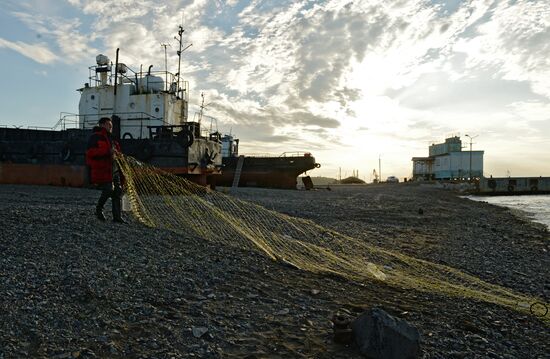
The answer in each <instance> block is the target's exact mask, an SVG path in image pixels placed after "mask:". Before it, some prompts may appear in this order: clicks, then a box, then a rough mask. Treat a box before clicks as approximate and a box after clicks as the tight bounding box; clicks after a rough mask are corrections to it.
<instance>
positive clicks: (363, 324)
mask: <svg viewBox="0 0 550 359" xmlns="http://www.w3.org/2000/svg"><path fill="white" fill-rule="evenodd" d="M351 327H352V330H353V338H354V341H355V344H356V345H357V346H358V348H359V351H360V352H361V354H363V355H365V356H367V357H369V358H378V359H409V358H418V357H419V356H420V334H419V332H418V330H417V329H416V328H415V327H413V326H412V325H410V324H409V323H407V322H406V321H405V320H403V319H399V318H395V317H393V316H391V315H389V314H388V313H386V312H385V311H384V310H382V309H379V308H374V309H370V310H368V311H367V312H365V313H363V314H361V315H360V316H359V317H358V318H357V319H355V321H354V322H353V323H352V326H351Z"/></svg>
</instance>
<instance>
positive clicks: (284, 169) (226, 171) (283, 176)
mask: <svg viewBox="0 0 550 359" xmlns="http://www.w3.org/2000/svg"><path fill="white" fill-rule="evenodd" d="M222 164H223V168H222V175H221V176H219V177H217V178H216V181H217V182H216V184H217V185H219V186H233V187H267V188H284V189H295V188H296V185H297V177H298V176H299V175H300V174H302V173H304V172H306V171H309V170H312V169H314V168H319V167H321V165H320V164H319V163H316V162H315V158H314V157H313V156H312V155H311V153H309V152H285V153H283V154H281V155H280V156H269V155H263V156H262V155H250V156H245V155H239V140H238V139H236V138H234V136H232V135H225V136H223V137H222Z"/></svg>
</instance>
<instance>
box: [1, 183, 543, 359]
mask: <svg viewBox="0 0 550 359" xmlns="http://www.w3.org/2000/svg"><path fill="white" fill-rule="evenodd" d="M220 190H222V191H223V190H224V189H220ZM234 195H235V196H237V197H239V198H241V199H245V200H247V201H251V202H255V203H258V204H260V205H262V206H265V207H266V208H269V209H273V210H275V211H279V212H283V213H286V214H289V215H291V216H295V217H302V218H307V219H310V220H312V221H314V222H316V223H318V224H320V225H323V226H326V227H329V228H331V229H334V230H336V231H339V232H341V233H345V234H348V235H350V236H353V237H356V238H361V239H364V240H365V241H367V242H369V243H371V244H375V245H379V246H381V247H384V248H388V249H391V250H397V251H400V252H402V253H405V254H407V255H410V256H414V257H417V258H421V259H426V260H429V261H432V262H435V263H440V264H445V265H448V266H451V267H454V268H457V269H459V270H461V271H463V272H466V273H469V274H472V275H475V276H477V277H479V278H481V279H483V280H485V281H488V282H491V283H494V284H499V285H502V286H506V287H509V288H511V289H513V290H515V291H518V292H522V293H525V294H529V295H532V296H537V297H540V298H543V299H544V300H545V301H546V302H548V301H550V234H549V232H548V230H547V228H546V227H544V226H543V225H540V224H536V223H532V222H530V221H529V220H528V219H527V218H524V217H522V216H521V215H520V214H518V213H517V212H513V211H510V210H508V209H506V208H501V207H497V206H493V205H489V204H487V203H483V202H474V201H471V200H468V199H464V198H460V197H458V196H457V195H456V194H454V193H451V192H448V191H444V190H441V189H436V188H433V187H429V186H422V185H416V184H412V185H408V184H399V185H379V186H347V187H333V188H332V190H331V191H327V190H314V191H298V190H296V191H290V190H269V189H258V188H242V189H239V190H238V191H237V192H236V193H235V194H234ZM98 196H99V192H97V191H94V190H89V189H75V188H57V187H37V186H16V185H2V186H0V228H1V232H0V253H2V258H1V260H0V291H1V293H2V296H1V298H0V318H2V320H1V322H0V359H3V358H19V357H22V358H23V357H48V358H94V357H98V358H104V357H110V358H189V357H197V358H359V357H360V356H359V354H358V352H357V351H356V349H355V348H353V347H351V346H349V347H348V346H343V345H339V344H336V343H334V342H333V340H332V323H331V318H332V316H333V314H334V313H336V312H340V313H344V314H346V315H349V316H350V317H355V316H357V315H359V314H360V313H362V312H363V311H364V310H365V309H367V308H371V307H380V308H382V309H384V310H386V311H387V312H388V313H390V314H392V315H395V316H397V317H400V318H402V319H405V320H407V321H408V322H409V323H411V324H413V325H415V326H416V327H417V328H418V329H419V331H420V333H421V348H422V356H423V357H424V358H548V356H549V353H550V334H549V332H550V330H549V325H548V322H543V321H542V320H540V319H537V318H535V317H534V316H529V315H523V314H520V313H518V312H516V311H513V310H510V309H506V308H503V307H500V306H497V305H492V304H487V303H484V302H478V301H474V300H467V299H457V298H449V297H444V296H440V295H437V294H430V293H423V292H416V291H414V290H403V289H396V288H392V287H388V286H386V285H384V284H383V283H372V285H368V286H360V285H357V284H354V283H351V282H349V281H346V280H345V279H341V278H338V277H332V276H331V277H327V276H322V275H315V274H311V273H307V272H303V271H299V270H296V269H294V268H291V267H289V266H285V265H282V264H280V263H277V262H273V261H271V260H269V259H268V258H266V257H263V256H261V255H259V254H256V253H251V252H244V251H241V250H237V249H234V248H231V247H223V246H218V245H214V244H213V243H210V242H208V241H205V240H204V239H202V238H197V237H193V236H191V235H189V236H182V235H178V234H175V233H172V232H169V231H166V230H158V229H152V228H147V227H145V226H143V225H141V224H140V223H138V222H137V221H136V220H134V219H131V218H130V219H129V224H127V225H119V224H115V223H111V222H105V223H101V222H99V221H98V220H96V218H95V217H94V216H93V209H94V206H95V202H96V200H97V197H98ZM108 205H109V204H108ZM549 315H550V314H549Z"/></svg>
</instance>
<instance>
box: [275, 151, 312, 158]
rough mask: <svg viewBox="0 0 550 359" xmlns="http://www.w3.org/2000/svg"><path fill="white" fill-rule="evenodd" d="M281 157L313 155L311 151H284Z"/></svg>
mask: <svg viewBox="0 0 550 359" xmlns="http://www.w3.org/2000/svg"><path fill="white" fill-rule="evenodd" d="M279 157H311V153H310V152H298V151H296V152H283V153H281V154H280V155H279Z"/></svg>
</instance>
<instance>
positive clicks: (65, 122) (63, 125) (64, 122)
mask: <svg viewBox="0 0 550 359" xmlns="http://www.w3.org/2000/svg"><path fill="white" fill-rule="evenodd" d="M114 115H116V116H119V117H125V115H133V116H140V117H134V118H123V120H124V121H140V123H139V124H137V123H136V124H135V125H127V124H125V125H124V126H131V127H142V128H144V129H145V128H147V122H148V121H152V120H154V121H161V122H162V124H163V125H170V124H169V123H167V122H165V121H164V119H163V118H162V117H156V116H153V115H151V114H148V113H145V112H117V113H115V114H114ZM101 116H106V117H110V116H108V115H107V114H104V115H102V114H97V113H93V114H84V115H78V114H76V113H68V112H62V113H61V114H60V118H59V121H57V123H56V124H55V126H54V127H53V128H52V129H54V130H56V129H61V130H66V129H68V128H82V127H84V128H89V127H93V126H95V125H96V124H97V119H98V117H101ZM81 118H83V119H82V120H81ZM88 118H93V120H92V119H88ZM144 122H145V123H144ZM82 125H83V126H82Z"/></svg>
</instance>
